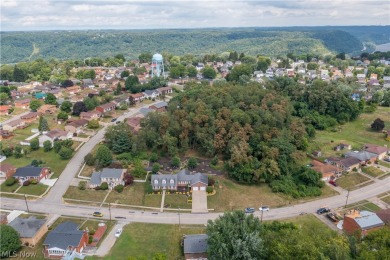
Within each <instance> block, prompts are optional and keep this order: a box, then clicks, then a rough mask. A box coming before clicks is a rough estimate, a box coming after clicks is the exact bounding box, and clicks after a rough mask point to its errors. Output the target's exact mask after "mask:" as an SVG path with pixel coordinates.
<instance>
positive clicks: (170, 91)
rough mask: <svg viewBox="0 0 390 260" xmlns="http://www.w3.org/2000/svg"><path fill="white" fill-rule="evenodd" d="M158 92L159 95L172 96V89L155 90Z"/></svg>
mask: <svg viewBox="0 0 390 260" xmlns="http://www.w3.org/2000/svg"><path fill="white" fill-rule="evenodd" d="M157 91H158V92H160V94H161V95H168V94H172V92H173V91H172V87H161V88H158V89H157Z"/></svg>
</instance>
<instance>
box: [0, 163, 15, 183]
mask: <svg viewBox="0 0 390 260" xmlns="http://www.w3.org/2000/svg"><path fill="white" fill-rule="evenodd" d="M15 172H16V167H14V166H13V165H11V164H8V163H1V164H0V179H7V178H9V177H12V175H14V173H15Z"/></svg>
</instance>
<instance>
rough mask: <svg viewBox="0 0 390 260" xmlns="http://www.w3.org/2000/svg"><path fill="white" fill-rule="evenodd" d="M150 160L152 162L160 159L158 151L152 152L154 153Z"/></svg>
mask: <svg viewBox="0 0 390 260" xmlns="http://www.w3.org/2000/svg"><path fill="white" fill-rule="evenodd" d="M149 161H150V162H152V163H154V162H157V161H158V155H157V153H152V154H151V155H150V159H149Z"/></svg>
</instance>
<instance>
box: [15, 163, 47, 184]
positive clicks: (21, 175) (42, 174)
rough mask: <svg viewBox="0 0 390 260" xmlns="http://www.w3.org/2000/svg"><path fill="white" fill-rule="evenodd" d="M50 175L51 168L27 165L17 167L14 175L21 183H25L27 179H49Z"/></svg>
mask: <svg viewBox="0 0 390 260" xmlns="http://www.w3.org/2000/svg"><path fill="white" fill-rule="evenodd" d="M48 175H49V169H48V168H46V167H33V166H26V167H20V168H18V169H16V172H15V174H14V175H13V176H14V177H15V178H16V179H17V180H18V181H19V182H20V184H23V183H24V182H25V181H26V180H37V181H38V182H40V180H42V179H47V176H48Z"/></svg>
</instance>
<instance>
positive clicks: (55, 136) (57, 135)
mask: <svg viewBox="0 0 390 260" xmlns="http://www.w3.org/2000/svg"><path fill="white" fill-rule="evenodd" d="M72 136H73V134H72V133H71V132H67V131H63V130H60V129H53V130H50V131H49V132H47V133H46V134H43V135H41V136H39V137H38V139H39V145H40V146H41V147H43V142H45V141H47V140H49V141H50V142H51V143H52V144H54V141H57V140H66V139H69V138H71V137H72Z"/></svg>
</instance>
